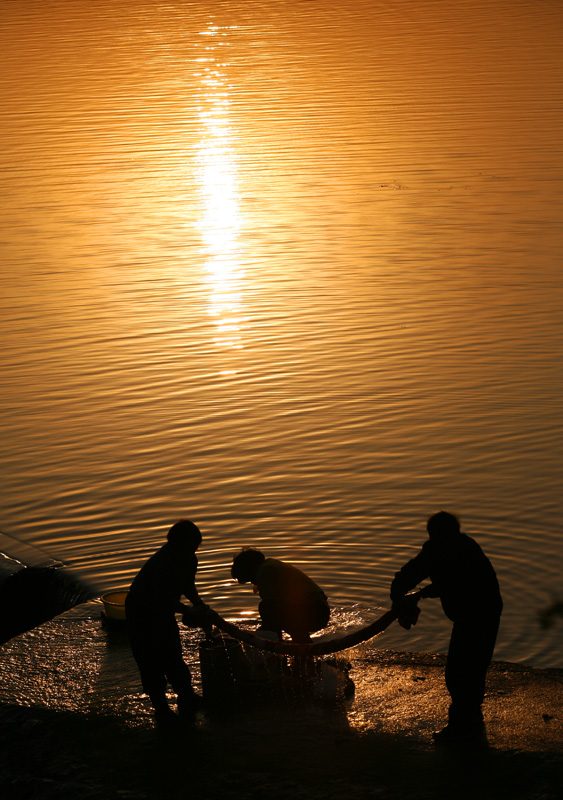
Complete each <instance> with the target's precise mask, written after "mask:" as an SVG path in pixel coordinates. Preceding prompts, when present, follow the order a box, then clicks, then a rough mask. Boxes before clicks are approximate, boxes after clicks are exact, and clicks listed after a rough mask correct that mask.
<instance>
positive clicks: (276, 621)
mask: <svg viewBox="0 0 563 800" xmlns="http://www.w3.org/2000/svg"><path fill="white" fill-rule="evenodd" d="M258 613H259V614H260V627H259V628H258V630H259V631H260V630H263V631H274V633H277V635H278V638H279V639H281V638H282V630H284V629H283V627H282V625H281V617H282V614H281V607H280V605H279V603H274V601H273V600H262V601H261V602H260V604H259V605H258Z"/></svg>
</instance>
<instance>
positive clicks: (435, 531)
mask: <svg viewBox="0 0 563 800" xmlns="http://www.w3.org/2000/svg"><path fill="white" fill-rule="evenodd" d="M426 530H427V531H428V536H429V537H430V539H431V540H432V541H435V542H443V541H444V540H445V539H449V538H450V537H451V536H456V535H457V534H458V533H459V532H460V527H459V520H458V518H457V517H456V516H455V514H450V513H449V512H448V511H438V513H437V514H433V515H432V516H431V517H430V519H429V520H428V522H427V523H426Z"/></svg>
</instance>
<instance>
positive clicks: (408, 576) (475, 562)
mask: <svg viewBox="0 0 563 800" xmlns="http://www.w3.org/2000/svg"><path fill="white" fill-rule="evenodd" d="M427 530H428V537H429V538H428V541H427V542H425V543H424V545H423V547H422V550H421V551H420V553H418V555H417V556H415V557H414V558H413V559H412V560H411V561H409V562H408V563H407V564H405V565H404V567H403V568H402V569H401V570H400V571H399V572H397V573H396V575H395V579H394V580H393V582H392V584H391V600H392V601H393V603H394V604H395V606H396V607H397V608H399V609H400V608H401V605H402V603H404V600H403V598H404V595H405V594H406V593H407V592H409V591H410V590H411V589H413V588H414V587H415V586H416V585H417V584H418V583H420V582H421V581H423V580H424V579H425V578H430V580H431V581H432V583H431V584H429V585H428V586H425V587H424V588H422V589H421V590H420V591H418V592H416V593H414V594H412V595H409V598H413V599H418V598H424V597H439V598H440V600H441V602H442V607H443V609H444V612H445V614H446V616H448V617H449V618H450V619H451V620H452V621H453V623H454V624H453V629H452V635H451V639H450V646H449V650H448V658H447V662H446V686H447V688H448V691H449V693H450V696H451V704H450V709H449V721H448V724H447V725H446V727H445V728H443V730H441V731H438V732H436V733H435V734H434V738H435V740H436V741H471V740H473V739H476V740H480V739H483V738H484V735H485V726H484V723H483V714H482V712H481V704H482V702H483V697H484V694H485V677H486V673H487V669H488V666H489V664H490V662H491V659H492V656H493V650H494V647H495V641H496V636H497V631H498V627H499V621H500V615H501V612H502V599H501V595H500V590H499V585H498V581H497V577H496V574H495V571H494V569H493V567H492V565H491V562H490V561H489V559H488V558H487V557H486V556H485V554H484V553H483V551H482V550H481V548H480V547H479V545H478V544H477V542H475V541H474V540H473V539H471V538H470V537H469V536H466V535H465V534H463V533H461V532H460V528H459V521H458V519H457V517H455V516H454V515H453V514H448V513H447V512H445V511H440V512H439V513H438V514H434V515H433V516H432V517H430V519H429V520H428V524H427ZM399 619H401V617H399Z"/></svg>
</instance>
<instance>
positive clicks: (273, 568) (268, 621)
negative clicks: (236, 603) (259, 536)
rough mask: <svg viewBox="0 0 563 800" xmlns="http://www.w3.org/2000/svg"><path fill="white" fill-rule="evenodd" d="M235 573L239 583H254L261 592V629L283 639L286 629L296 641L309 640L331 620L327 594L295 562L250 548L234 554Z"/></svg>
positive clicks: (234, 575) (259, 606)
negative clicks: (281, 559) (272, 556)
mask: <svg viewBox="0 0 563 800" xmlns="http://www.w3.org/2000/svg"><path fill="white" fill-rule="evenodd" d="M231 575H232V577H233V578H234V579H235V580H237V581H238V582H239V583H248V582H250V583H253V584H254V587H255V589H254V590H255V591H256V592H258V594H259V595H260V604H259V605H258V611H259V612H260V618H261V620H262V622H261V625H260V630H267V631H274V632H275V633H277V635H278V637H279V638H280V639H281V636H282V631H286V632H287V633H289V635H290V636H291V638H292V639H293V641H294V642H308V641H309V639H310V636H309V634H310V633H313V632H314V631H320V630H321V629H322V628H324V627H325V626H326V624H327V623H328V619H329V617H330V606H329V604H328V600H327V597H326V595H325V593H324V592H323V590H322V589H321V588H320V586H318V585H317V584H316V583H315V581H314V580H313V579H312V578H310V577H309V576H308V575H305V573H304V572H302V571H301V570H300V569H298V568H297V567H294V566H293V565H292V564H288V563H286V562H285V561H280V560H279V559H277V558H266V557H265V555H264V554H263V553H262V552H261V551H260V550H256V549H254V548H252V547H247V548H245V549H244V550H242V551H241V552H240V553H239V554H238V555H237V556H235V557H234V559H233V564H232V567H231Z"/></svg>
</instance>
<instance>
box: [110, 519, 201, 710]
mask: <svg viewBox="0 0 563 800" xmlns="http://www.w3.org/2000/svg"><path fill="white" fill-rule="evenodd" d="M167 539H168V541H167V543H166V544H165V545H164V546H163V547H161V548H160V550H158V551H157V552H156V553H155V554H154V555H153V556H151V558H149V560H148V561H147V562H146V564H145V565H144V566H143V567H142V568H141V570H140V572H139V573H138V574H137V576H136V578H135V579H134V581H133V583H132V584H131V588H130V590H129V594H128V595H127V599H126V601H125V610H126V614H127V624H128V630H129V638H130V642H131V650H132V651H133V655H134V657H135V660H136V662H137V665H138V667H139V672H140V674H141V683H142V685H143V689H144V691H145V692H146V693H147V694H148V696H149V697H150V699H151V703H152V705H153V708H154V711H155V717H156V720H157V722H165V721H166V720H168V719H170V718H173V712H172V709H171V708H170V707H169V705H168V702H167V700H166V684H167V682H169V683H170V684H171V686H172V688H173V690H174V691H175V692H176V694H177V696H178V712H179V713H180V714H190V713H192V712H193V711H194V710H195V709H196V708H198V707H199V705H200V704H201V697H200V696H199V695H197V694H196V693H195V692H194V690H193V688H192V681H191V674H190V670H189V668H188V665H187V664H186V663H185V662H184V659H183V656H182V643H181V640H180V631H179V630H178V624H177V622H176V618H175V616H174V615H175V614H177V613H180V614H182V613H183V614H184V616H185V620H184V621H186V622H187V623H188V624H191V625H192V626H195V624H197V620H196V621H194V617H193V614H194V612H196V613H197V612H199V615H200V617H201V619H202V620H204V618H205V611H206V609H207V606H206V605H205V604H204V603H203V601H202V600H201V598H200V597H199V595H198V593H197V590H196V587H195V583H194V581H195V574H196V570H197V557H196V555H195V553H196V550H197V549H198V547H199V545H200V543H201V533H200V531H199V528H198V527H197V526H196V525H194V524H193V522H188V520H180V522H177V523H176V524H175V525H173V526H172V527H171V528H170V530H169V531H168V537H167ZM182 595H185V597H187V598H188V600H190V601H191V602H192V603H193V606H194V608H193V609H191V608H190V607H189V606H186V605H184V604H183V603H181V602H180V597H181V596H182ZM190 612H191V613H192V617H191V618H190ZM204 624H205V623H204V622H202V625H204Z"/></svg>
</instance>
